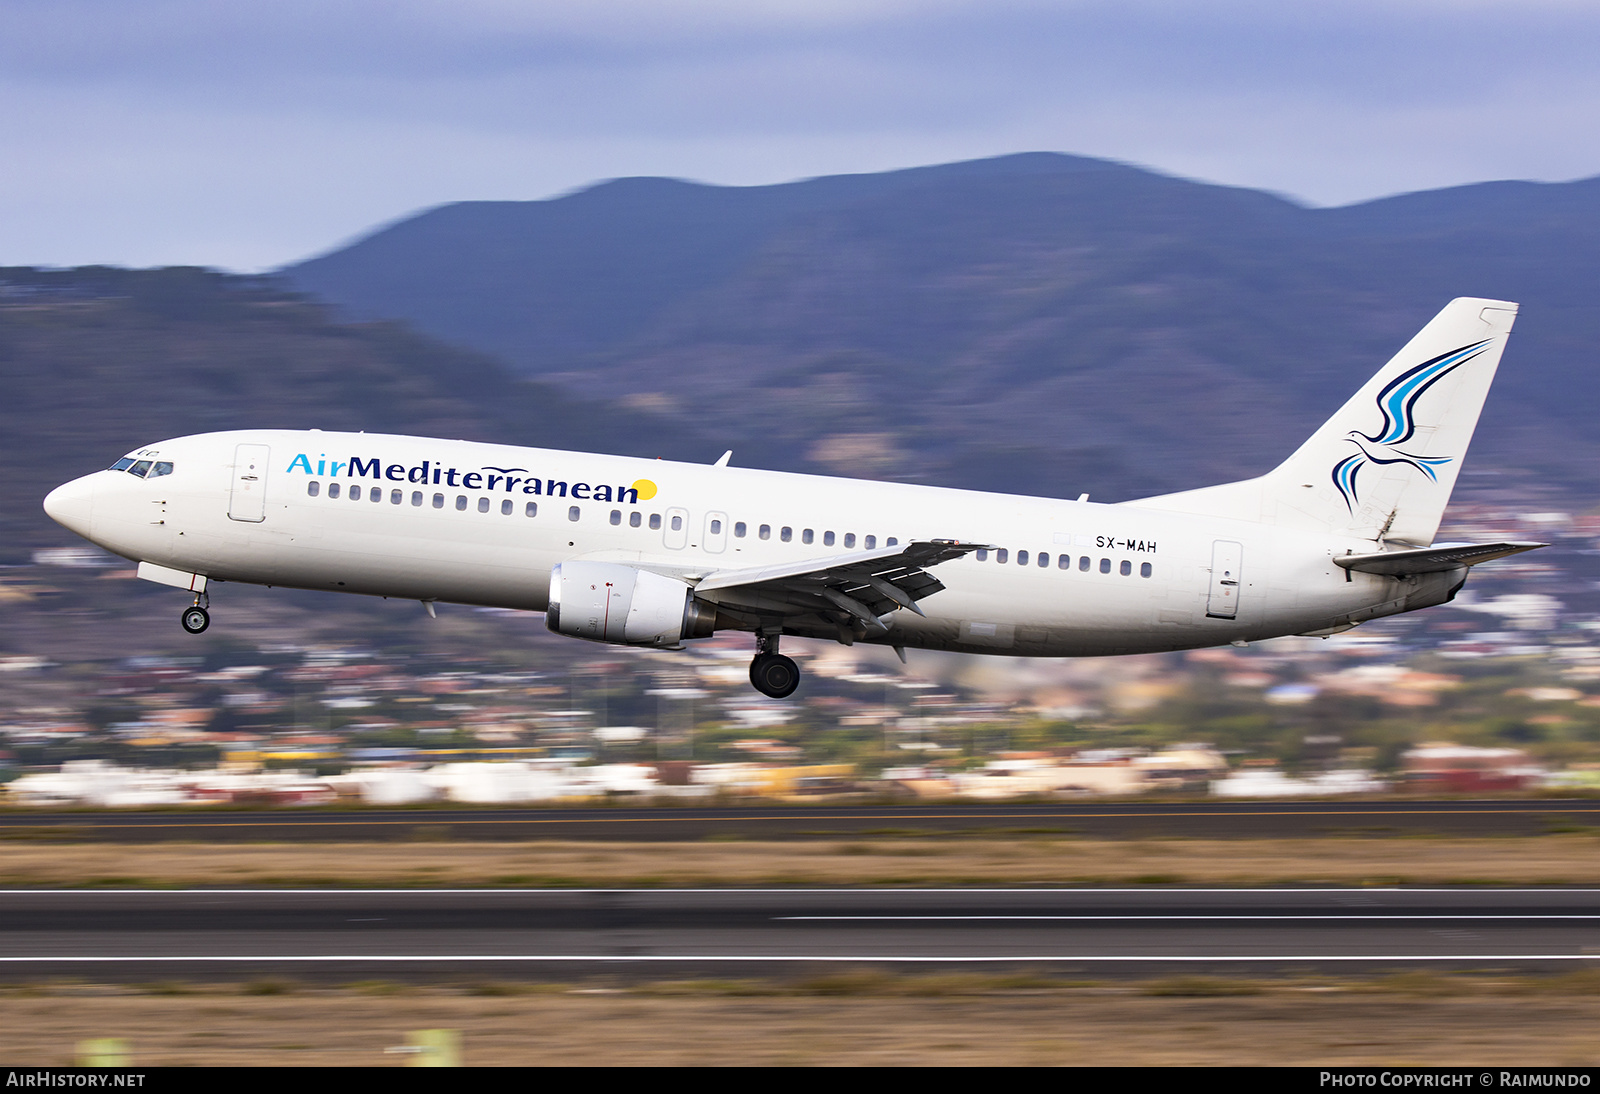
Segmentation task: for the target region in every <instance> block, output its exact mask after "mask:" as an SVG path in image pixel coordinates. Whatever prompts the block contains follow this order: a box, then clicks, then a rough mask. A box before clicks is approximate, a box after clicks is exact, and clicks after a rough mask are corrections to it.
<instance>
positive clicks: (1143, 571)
mask: <svg viewBox="0 0 1600 1094" xmlns="http://www.w3.org/2000/svg"><path fill="white" fill-rule="evenodd" d="M1139 576H1140V577H1149V576H1150V564H1149V563H1148V562H1141V563H1139Z"/></svg>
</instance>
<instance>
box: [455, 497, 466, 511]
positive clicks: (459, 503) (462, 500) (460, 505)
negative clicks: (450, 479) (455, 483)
mask: <svg viewBox="0 0 1600 1094" xmlns="http://www.w3.org/2000/svg"><path fill="white" fill-rule="evenodd" d="M456 510H457V511H458V512H462V513H464V512H466V511H467V496H466V495H465V494H457V495H456Z"/></svg>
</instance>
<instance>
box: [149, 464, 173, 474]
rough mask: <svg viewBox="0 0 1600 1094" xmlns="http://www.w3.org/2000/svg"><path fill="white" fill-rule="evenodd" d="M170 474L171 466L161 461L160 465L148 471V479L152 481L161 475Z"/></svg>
mask: <svg viewBox="0 0 1600 1094" xmlns="http://www.w3.org/2000/svg"><path fill="white" fill-rule="evenodd" d="M170 474H172V465H171V464H170V463H167V462H166V461H165V460H162V461H161V462H160V463H158V464H156V465H155V466H154V467H152V468H151V469H150V477H151V478H152V479H159V478H160V477H161V476H162V475H170Z"/></svg>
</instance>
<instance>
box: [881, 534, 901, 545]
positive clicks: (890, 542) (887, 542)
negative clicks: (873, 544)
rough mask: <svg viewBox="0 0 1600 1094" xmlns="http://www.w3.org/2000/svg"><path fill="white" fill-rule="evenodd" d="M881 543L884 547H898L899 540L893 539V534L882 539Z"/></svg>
mask: <svg viewBox="0 0 1600 1094" xmlns="http://www.w3.org/2000/svg"><path fill="white" fill-rule="evenodd" d="M883 545H884V546H885V547H898V546H900V541H899V540H897V539H895V538H894V537H893V536H890V537H889V538H888V539H886V540H884V541H883Z"/></svg>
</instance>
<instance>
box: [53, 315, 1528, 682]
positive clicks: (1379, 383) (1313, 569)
mask: <svg viewBox="0 0 1600 1094" xmlns="http://www.w3.org/2000/svg"><path fill="white" fill-rule="evenodd" d="M1516 313H1517V305H1516V304H1513V303H1508V302H1505V301H1497V300H1484V299H1473V298H1461V299H1457V300H1454V301H1451V302H1450V304H1448V305H1447V306H1446V307H1445V308H1444V310H1443V311H1441V312H1440V313H1439V314H1438V315H1437V316H1436V317H1435V318H1434V319H1433V320H1432V321H1431V322H1429V323H1428V324H1427V326H1425V327H1424V328H1423V329H1422V330H1421V331H1420V332H1419V333H1418V334H1417V335H1416V336H1415V337H1413V338H1412V339H1411V340H1410V341H1409V342H1408V343H1407V344H1406V345H1405V346H1404V348H1402V349H1401V350H1400V352H1399V353H1397V354H1396V355H1395V356H1394V357H1393V358H1392V359H1391V360H1390V361H1389V362H1388V363H1387V364H1386V365H1384V366H1383V368H1381V369H1380V370H1379V371H1378V372H1377V374H1376V375H1374V376H1373V377H1372V378H1371V379H1370V380H1368V381H1367V383H1366V384H1365V386H1363V387H1362V388H1361V389H1360V390H1359V391H1357V392H1356V394H1355V395H1354V396H1352V397H1351V398H1350V400H1349V401H1348V402H1347V403H1345V405H1344V406H1343V407H1342V408H1341V409H1340V410H1339V411H1338V413H1336V414H1334V416H1333V417H1331V418H1329V419H1328V421H1327V422H1326V423H1325V424H1324V425H1323V426H1322V427H1321V428H1320V429H1318V430H1317V431H1316V432H1315V433H1314V434H1312V436H1311V437H1310V438H1309V439H1308V440H1307V441H1306V442H1305V443H1304V444H1302V445H1301V446H1300V447H1299V448H1298V449H1297V450H1296V451H1295V452H1294V453H1293V454H1292V455H1291V456H1290V457H1289V458H1288V459H1286V460H1285V461H1283V462H1282V463H1281V464H1279V465H1278V466H1277V467H1276V468H1274V469H1273V470H1271V471H1269V472H1267V473H1266V474H1264V475H1261V476H1259V477H1257V478H1253V479H1247V480H1244V481H1240V482H1232V483H1225V484H1222V485H1219V486H1211V487H1206V488H1203V489H1198V490H1188V491H1184V492H1181V493H1175V494H1165V495H1161V496H1157V497H1148V498H1143V499H1140V500H1137V501H1129V502H1123V503H1119V504H1103V503H1095V502H1090V501H1088V500H1087V498H1088V496H1087V495H1083V496H1081V497H1079V498H1078V499H1077V500H1075V501H1068V500H1059V499H1053V498H1042V497H1023V496H1016V495H1008V494H996V493H983V492H978V491H970V490H954V489H945V488H939V487H930V486H917V485H909V484H905V483H891V482H873V481H866V480H860V479H843V478H831V477H822V476H813V475H800V474H791V473H784V472H777V471H761V470H752V469H745V468H738V467H734V466H731V465H730V461H729V455H731V454H724V456H723V457H722V458H721V459H719V460H717V461H716V463H714V464H710V465H705V464H689V463H679V462H668V461H664V460H649V459H641V458H633V457H624V456H609V455H594V454H586V453H578V452H565V451H554V450H549V449H539V448H523V447H514V446H509V445H500V444H485V443H477V442H470V441H460V440H454V441H452V440H437V439H429V438H420V437H403V436H386V435H380V434H368V433H337V432H322V431H320V430H315V429H313V430H309V431H294V430H272V429H252V430H234V431H229V432H219V433H206V434H200V435H196V436H188V437H178V438H175V439H172V440H164V441H160V442H157V443H155V444H151V445H148V446H146V447H143V448H139V449H137V450H135V451H133V452H130V453H128V454H127V455H125V456H123V457H122V458H120V459H118V460H116V461H115V462H114V463H112V464H111V466H110V467H109V468H107V469H106V470H103V471H97V472H94V473H93V474H89V475H85V476H83V477H82V478H78V479H74V480H73V481H71V482H69V483H66V484H65V485H63V486H60V487H57V488H56V489H55V490H53V491H51V492H50V494H49V496H48V497H46V498H45V500H44V508H45V511H46V512H47V513H48V514H49V515H50V516H51V517H52V518H53V519H54V520H56V521H57V522H58V523H60V524H61V525H63V526H65V527H66V528H68V529H70V530H71V531H73V532H75V533H77V534H78V535H80V536H82V537H84V538H85V539H88V540H89V541H91V542H93V543H96V544H98V545H100V546H101V547H104V548H105V549H107V550H109V551H112V552H115V553H116V554H119V555H122V556H123V557H125V558H128V559H129V560H132V561H134V562H137V563H138V574H139V576H140V577H142V578H145V579H148V580H150V581H154V582H159V583H162V584H166V585H171V586H176V587H178V588H181V589H184V590H186V591H188V592H190V593H192V594H193V602H192V603H191V605H190V606H189V607H188V608H186V609H184V611H183V613H182V625H183V627H184V629H185V630H187V631H190V632H192V633H195V634H198V633H200V632H202V631H204V630H205V629H206V628H207V626H209V624H210V614H209V611H208V609H209V607H210V595H211V591H212V586H214V585H218V584H221V583H225V582H246V583H253V584H257V585H267V586H279V585H281V586H288V587H292V588H301V589H321V590H328V591H337V592H345V593H361V594H366V595H370V596H383V597H393V598H407V599H413V600H419V601H421V602H422V603H423V604H424V606H425V607H426V608H427V611H428V613H429V614H430V615H433V614H434V605H435V603H436V602H441V601H442V602H447V603H456V604H470V605H484V606H493V607H500V608H512V609H523V610H527V611H533V612H544V613H545V621H546V625H547V626H548V627H549V629H550V630H551V631H554V632H555V633H557V634H562V635H568V636H570V637H573V638H583V639H589V640H592V641H595V642H604V643H614V644H620V645H626V646H638V647H647V648H653V649H683V648H685V645H684V644H685V643H686V642H690V641H693V640H696V639H701V638H707V637H710V636H711V635H712V634H713V633H715V632H717V631H720V630H740V631H746V632H749V633H750V634H751V635H752V636H753V638H754V645H755V653H754V657H753V659H752V661H751V665H750V680H751V683H752V684H753V685H754V686H755V688H756V689H757V690H759V691H761V692H762V693H764V694H765V695H768V696H771V697H773V698H784V697H786V696H788V695H790V694H792V693H793V692H794V691H795V689H796V687H797V686H798V685H799V682H800V671H799V668H798V667H797V666H796V664H795V662H794V660H793V659H792V658H789V657H786V656H784V655H783V654H782V653H780V652H779V643H780V640H781V639H782V637H783V636H784V635H796V636H803V637H809V638H820V639H826V640H834V641H838V642H842V643H844V644H845V645H852V644H854V643H856V642H862V643H869V644H874V645H880V646H891V647H893V648H894V649H895V652H896V653H897V654H899V656H900V658H901V660H902V661H904V660H905V651H906V649H907V648H917V649H935V650H953V651H959V652H964V653H973V654H998V655H1004V656H1025V657H1082V656H1098V655H1109V654H1130V653H1150V652H1159V651H1170V650H1183V649H1194V648H1198V647H1204V646H1219V645H1226V644H1230V643H1231V644H1233V645H1245V644H1247V643H1249V642H1253V641H1257V640H1261V639H1267V638H1273V637H1278V636H1282V635H1317V636H1324V637H1325V636H1328V635H1333V634H1337V633H1340V632H1342V631H1346V630H1349V629H1350V628H1352V627H1354V626H1356V625H1358V624H1360V623H1362V622H1364V621H1366V620H1369V619H1376V618H1379V617H1382V616H1388V615H1395V614H1397V613H1400V612H1409V611H1415V610H1417V609H1419V608H1426V607H1429V606H1432V605H1436V604H1443V603H1445V602H1447V601H1449V600H1450V599H1452V598H1453V597H1454V596H1455V594H1456V593H1457V591H1459V590H1460V588H1461V587H1462V585H1463V584H1464V582H1465V581H1466V578H1467V575H1468V571H1469V569H1470V567H1472V566H1475V565H1477V564H1478V563H1480V562H1486V561H1489V560H1491V559H1496V558H1502V557H1505V556H1507V555H1512V554H1516V553H1518V552H1521V551H1529V550H1533V549H1535V548H1538V547H1542V546H1545V544H1540V543H1522V542H1503V543H1484V544H1435V543H1434V542H1433V540H1434V536H1435V534H1436V533H1437V531H1438V527H1439V522H1440V519H1441V516H1442V515H1443V512H1444V508H1445V504H1446V502H1448V500H1449V498H1450V493H1451V490H1452V488H1453V487H1454V485H1455V480H1456V476H1457V474H1458V473H1459V471H1460V468H1461V460H1462V458H1463V457H1464V456H1465V454H1466V450H1467V444H1468V442H1469V441H1470V440H1471V437H1472V433H1473V431H1474V429H1475V427H1476V425H1477V421H1478V414H1479V411H1480V410H1481V408H1482V406H1483V401H1484V399H1485V397H1486V396H1487V394H1488V391H1489V385H1490V381H1491V380H1492V379H1493V378H1494V373H1495V370H1496V368H1497V366H1498V364H1499V361H1500V356H1501V353H1502V352H1503V350H1504V348H1505V344H1506V339H1507V337H1508V335H1509V334H1510V331H1511V326H1512V323H1513V321H1514V320H1515V318H1516Z"/></svg>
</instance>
